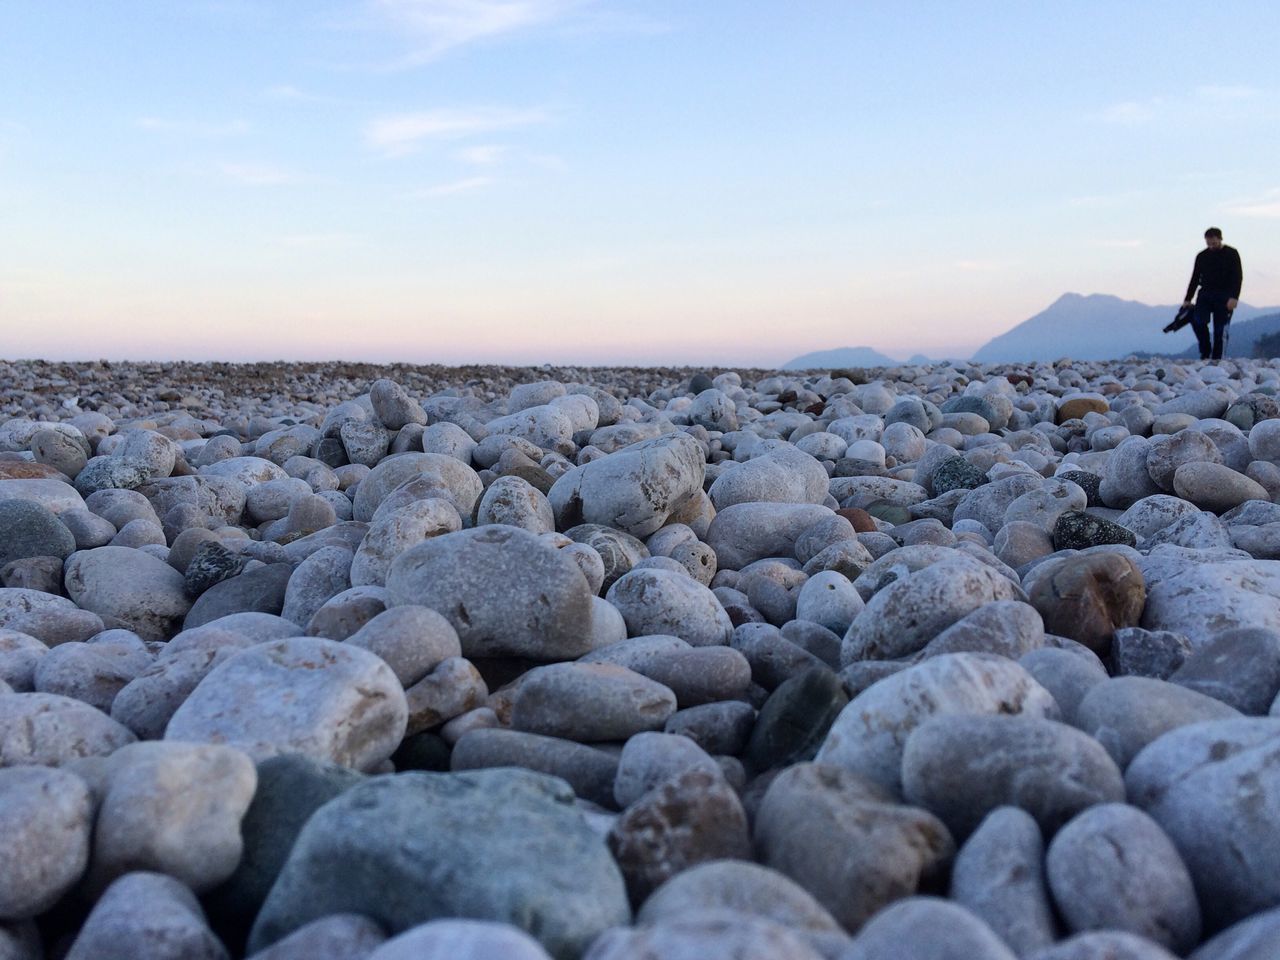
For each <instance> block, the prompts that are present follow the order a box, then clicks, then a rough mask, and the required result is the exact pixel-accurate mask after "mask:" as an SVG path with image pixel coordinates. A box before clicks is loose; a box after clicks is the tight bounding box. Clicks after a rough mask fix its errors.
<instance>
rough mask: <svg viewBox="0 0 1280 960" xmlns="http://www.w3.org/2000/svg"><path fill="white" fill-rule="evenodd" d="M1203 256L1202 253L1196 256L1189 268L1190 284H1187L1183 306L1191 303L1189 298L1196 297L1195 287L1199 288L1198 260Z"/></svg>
mask: <svg viewBox="0 0 1280 960" xmlns="http://www.w3.org/2000/svg"><path fill="white" fill-rule="evenodd" d="M1203 256H1204V251H1203V250H1202V251H1201V252H1200V253H1197V254H1196V262H1195V263H1194V264H1192V266H1191V282H1190V283H1188V284H1187V295H1186V296H1185V297H1183V299H1182V302H1183V304H1188V303H1190V302H1191V298H1192V297H1194V296H1195V295H1196V287H1198V286H1200V258H1201V257H1203Z"/></svg>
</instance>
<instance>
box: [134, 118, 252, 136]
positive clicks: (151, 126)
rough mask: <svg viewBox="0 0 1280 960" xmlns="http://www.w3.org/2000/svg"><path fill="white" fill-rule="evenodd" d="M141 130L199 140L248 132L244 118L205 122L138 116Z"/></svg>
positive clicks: (138, 124) (240, 134) (241, 134)
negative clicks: (222, 121) (223, 121)
mask: <svg viewBox="0 0 1280 960" xmlns="http://www.w3.org/2000/svg"><path fill="white" fill-rule="evenodd" d="M136 125H137V126H138V128H139V129H141V130H150V131H152V132H154V133H170V134H177V135H178V136H183V137H195V138H197V139H200V140H222V139H225V138H228V137H243V136H244V135H245V134H247V133H248V132H249V124H248V123H247V122H246V121H244V120H229V121H227V122H225V123H206V122H203V121H199V120H170V119H166V118H164V117H139V118H138V120H137V124H136Z"/></svg>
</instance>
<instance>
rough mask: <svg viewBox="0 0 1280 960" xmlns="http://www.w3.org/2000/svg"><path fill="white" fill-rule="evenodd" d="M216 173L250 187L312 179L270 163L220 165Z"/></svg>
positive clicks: (294, 182)
mask: <svg viewBox="0 0 1280 960" xmlns="http://www.w3.org/2000/svg"><path fill="white" fill-rule="evenodd" d="M218 172H219V173H221V174H222V175H223V176H224V177H226V178H227V179H228V180H234V181H235V182H236V183H243V184H245V185H246V186H250V187H278V186H290V185H293V184H299V183H308V182H311V180H312V179H313V178H311V177H308V176H306V175H304V174H301V173H298V172H297V171H295V170H290V169H288V168H287V167H281V166H277V165H276V164H272V163H220V164H218Z"/></svg>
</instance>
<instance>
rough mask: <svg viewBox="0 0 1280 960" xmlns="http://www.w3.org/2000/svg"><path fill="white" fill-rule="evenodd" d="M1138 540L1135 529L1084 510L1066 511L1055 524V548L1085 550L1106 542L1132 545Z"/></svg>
mask: <svg viewBox="0 0 1280 960" xmlns="http://www.w3.org/2000/svg"><path fill="white" fill-rule="evenodd" d="M1137 542H1138V538H1137V537H1135V536H1134V535H1133V531H1132V530H1129V529H1126V528H1125V527H1122V526H1120V524H1118V523H1115V522H1113V521H1111V520H1107V519H1105V518H1103V517H1095V516H1093V515H1092V514H1088V513H1085V512H1084V511H1077V510H1072V511H1070V512H1069V513H1064V514H1063V515H1062V516H1060V517H1059V518H1058V522H1057V523H1055V524H1054V525H1053V549H1055V550H1084V549H1085V548H1086V547H1097V546H1101V545H1102V544H1105V543H1122V544H1124V545H1125V546H1128V547H1132V546H1135V545H1136V544H1137Z"/></svg>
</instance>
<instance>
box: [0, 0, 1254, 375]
mask: <svg viewBox="0 0 1280 960" xmlns="http://www.w3.org/2000/svg"><path fill="white" fill-rule="evenodd" d="M1277 37H1280V4H1276V3H1274V2H1265V3H1264V2H1256V3H1254V2H1218V3H1206V2H1205V0H1198V2H1195V3H1188V2H1181V0H1160V2H1146V0H1135V2H1127V3H1124V4H1116V3H1114V2H1112V0H1109V2H1106V3H1101V2H1088V0H1079V2H1075V0H1064V2H1061V3H1056V4H1042V3H1028V2H1021V0H1020V2H1003V0H988V2H973V0H929V2H924V0H902V2H898V3H893V4H888V3H870V2H864V0H838V2H837V0H798V2H786V3H784V2H775V0H697V2H692V3H691V2H688V0H681V2H668V0H646V2H640V0H315V2H302V0H191V2H185V0H147V2H142V0H110V2H101V0H58V2H49V0H0V357H5V358H17V357H45V358H50V359H87V358H96V357H106V358H112V359H124V358H133V359H221V360H252V359H298V360H304V359H349V360H372V361H387V360H398V361H406V362H418V363H468V362H494V363H521V364H539V363H576V364H624V363H640V364H650V363H693V364H716V365H721V366H724V365H733V364H737V365H744V366H745V365H759V366H776V365H780V364H782V363H784V362H785V361H787V360H789V359H791V358H792V357H794V356H797V355H799V354H802V353H806V352H809V351H812V350H820V349H828V348H834V347H841V346H858V345H868V346H872V347H875V348H877V349H880V350H882V351H884V352H886V353H888V354H890V355H892V356H897V357H905V356H907V355H909V354H914V353H925V354H928V355H930V356H964V355H968V354H969V353H971V352H972V351H973V350H975V349H976V348H977V347H978V346H980V345H981V344H982V343H984V342H985V341H986V340H988V339H990V338H991V337H993V336H995V335H997V334H1000V333H1002V332H1004V331H1006V330H1008V329H1009V328H1011V327H1013V326H1014V325H1016V324H1017V323H1019V322H1021V321H1023V320H1025V319H1027V318H1028V317H1030V316H1031V315H1033V314H1035V313H1037V312H1039V311H1040V310H1042V309H1044V308H1045V307H1046V306H1048V305H1049V304H1050V303H1051V302H1053V301H1054V300H1055V299H1057V297H1059V296H1060V295H1061V294H1063V293H1065V292H1076V293H1086V294H1087V293H1108V294H1114V295H1116V296H1120V297H1124V298H1126V299H1133V300H1140V301H1143V302H1147V303H1162V304H1172V303H1175V302H1177V301H1179V300H1180V299H1181V297H1182V293H1183V291H1184V289H1185V286H1186V283H1187V279H1188V276H1189V274H1190V268H1191V262H1192V259H1193V257H1194V255H1195V253H1196V252H1197V251H1198V250H1199V249H1200V248H1201V247H1202V246H1203V241H1202V239H1201V237H1202V234H1203V232H1204V229H1205V228H1206V227H1208V226H1210V225H1216V226H1219V227H1221V228H1222V229H1223V231H1224V233H1225V236H1226V242H1227V243H1228V244H1231V245H1233V246H1236V247H1237V248H1238V249H1239V250H1240V252H1241V256H1242V259H1243V262H1244V270H1245V284H1244V291H1243V296H1242V299H1243V300H1244V301H1245V302H1247V303H1250V304H1254V305H1258V306H1264V305H1280V58H1277V57H1276V56H1275V41H1276V38H1277ZM1065 338H1069V332H1064V345H1065V344H1067V343H1068V342H1069V339H1065Z"/></svg>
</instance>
